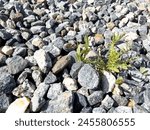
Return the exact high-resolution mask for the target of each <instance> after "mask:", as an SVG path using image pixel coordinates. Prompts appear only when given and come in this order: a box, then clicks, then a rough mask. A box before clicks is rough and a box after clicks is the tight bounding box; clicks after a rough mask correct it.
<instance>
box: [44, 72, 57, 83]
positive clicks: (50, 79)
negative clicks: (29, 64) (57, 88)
mask: <svg viewBox="0 0 150 130" xmlns="http://www.w3.org/2000/svg"><path fill="white" fill-rule="evenodd" d="M55 81H57V77H56V76H55V75H54V74H53V73H52V72H51V71H50V72H49V73H48V75H47V76H46V78H45V79H44V83H46V84H51V83H54V82H55Z"/></svg>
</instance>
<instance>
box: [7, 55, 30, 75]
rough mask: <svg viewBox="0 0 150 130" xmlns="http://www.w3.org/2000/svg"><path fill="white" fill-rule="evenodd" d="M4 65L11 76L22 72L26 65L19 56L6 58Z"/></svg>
mask: <svg viewBox="0 0 150 130" xmlns="http://www.w3.org/2000/svg"><path fill="white" fill-rule="evenodd" d="M6 64H7V66H8V71H9V73H11V74H17V73H19V72H21V71H23V70H24V69H25V68H26V67H27V65H28V62H27V60H24V59H23V58H22V57H21V56H13V57H12V58H8V59H7V60H6Z"/></svg>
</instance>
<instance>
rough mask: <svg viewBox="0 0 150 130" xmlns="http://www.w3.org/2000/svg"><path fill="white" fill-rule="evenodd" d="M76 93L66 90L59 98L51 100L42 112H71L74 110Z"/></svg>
mask: <svg viewBox="0 0 150 130" xmlns="http://www.w3.org/2000/svg"><path fill="white" fill-rule="evenodd" d="M73 104H74V95H73V93H72V92H68V91H65V92H63V93H62V94H61V95H59V96H58V98H57V99H54V100H50V101H49V102H48V103H47V104H46V105H44V107H42V110H41V112H43V113H71V112H73Z"/></svg>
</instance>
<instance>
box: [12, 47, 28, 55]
mask: <svg viewBox="0 0 150 130" xmlns="http://www.w3.org/2000/svg"><path fill="white" fill-rule="evenodd" d="M26 54H27V48H25V47H17V48H16V49H15V50H14V52H13V56H16V55H19V56H22V57H25V56H26Z"/></svg>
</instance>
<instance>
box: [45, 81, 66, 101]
mask: <svg viewBox="0 0 150 130" xmlns="http://www.w3.org/2000/svg"><path fill="white" fill-rule="evenodd" d="M63 90H64V87H63V85H62V84H61V83H54V84H51V85H50V88H49V90H48V93H47V98H49V99H52V100H53V99H56V98H57V97H58V96H59V95H60V94H62V93H63Z"/></svg>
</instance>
